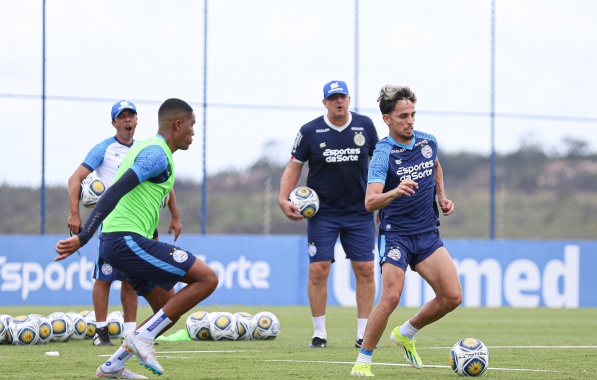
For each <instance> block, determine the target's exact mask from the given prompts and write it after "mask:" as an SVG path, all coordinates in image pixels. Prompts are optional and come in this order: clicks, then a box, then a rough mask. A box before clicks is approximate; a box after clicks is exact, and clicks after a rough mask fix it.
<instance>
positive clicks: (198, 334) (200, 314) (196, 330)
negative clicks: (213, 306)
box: [185, 311, 213, 340]
mask: <svg viewBox="0 0 597 380" xmlns="http://www.w3.org/2000/svg"><path fill="white" fill-rule="evenodd" d="M185 325H186V327H187V331H188V333H189V336H190V337H191V339H192V340H213V338H212V337H211V332H210V313H208V312H207V311H196V312H194V313H193V314H191V315H189V316H188V317H187V321H186V323H185Z"/></svg>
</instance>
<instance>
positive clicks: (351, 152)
mask: <svg viewBox="0 0 597 380" xmlns="http://www.w3.org/2000/svg"><path fill="white" fill-rule="evenodd" d="M360 154H361V148H346V149H326V150H324V151H323V156H324V157H325V162H348V161H358V160H359V155H360Z"/></svg>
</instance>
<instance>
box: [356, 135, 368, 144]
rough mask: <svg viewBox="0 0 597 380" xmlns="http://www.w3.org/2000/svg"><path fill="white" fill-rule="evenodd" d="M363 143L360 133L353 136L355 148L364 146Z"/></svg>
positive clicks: (362, 136)
mask: <svg viewBox="0 0 597 380" xmlns="http://www.w3.org/2000/svg"><path fill="white" fill-rule="evenodd" d="M365 141H366V139H365V136H364V135H363V134H362V133H357V134H355V135H354V143H355V144H357V146H363V145H365Z"/></svg>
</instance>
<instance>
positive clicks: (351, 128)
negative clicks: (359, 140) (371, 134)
mask: <svg viewBox="0 0 597 380" xmlns="http://www.w3.org/2000/svg"><path fill="white" fill-rule="evenodd" d="M350 130H351V131H364V130H365V128H363V127H350Z"/></svg>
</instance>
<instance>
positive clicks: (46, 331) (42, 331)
mask: <svg viewBox="0 0 597 380" xmlns="http://www.w3.org/2000/svg"><path fill="white" fill-rule="evenodd" d="M29 317H30V318H32V319H33V320H34V321H35V322H36V323H37V331H38V332H39V335H38V337H37V342H36V344H46V343H48V342H49V341H50V340H51V339H52V325H51V324H50V321H49V320H48V318H46V317H44V316H43V315H41V314H29Z"/></svg>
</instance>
